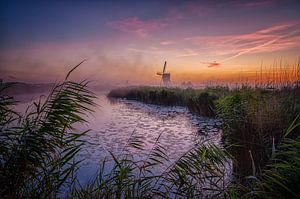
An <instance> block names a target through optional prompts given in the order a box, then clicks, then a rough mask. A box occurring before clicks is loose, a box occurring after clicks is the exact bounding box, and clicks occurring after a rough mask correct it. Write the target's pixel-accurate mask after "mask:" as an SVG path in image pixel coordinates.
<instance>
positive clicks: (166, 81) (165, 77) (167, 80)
mask: <svg viewBox="0 0 300 199" xmlns="http://www.w3.org/2000/svg"><path fill="white" fill-rule="evenodd" d="M166 68H167V62H166V61H165V64H164V68H163V72H157V73H156V74H157V75H159V76H161V81H160V85H161V86H170V85H171V74H170V73H168V72H166Z"/></svg>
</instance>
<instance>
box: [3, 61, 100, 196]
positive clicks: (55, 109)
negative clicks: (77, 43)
mask: <svg viewBox="0 0 300 199" xmlns="http://www.w3.org/2000/svg"><path fill="white" fill-rule="evenodd" d="M80 64H81V63H80ZM80 64H79V65H80ZM79 65H77V66H76V67H78V66H79ZM76 67H74V69H75V68H76ZM69 75H70V73H69V74H68V75H67V77H66V78H65V80H64V81H63V82H62V83H60V84H57V85H56V86H55V87H54V88H53V89H52V91H51V92H50V94H49V95H48V97H46V99H42V98H40V99H39V100H38V101H36V102H33V104H32V105H31V106H30V107H28V109H27V111H26V113H25V114H24V115H21V114H18V113H16V112H14V111H13V107H12V106H13V105H14V104H15V103H16V102H15V101H14V100H13V98H11V97H8V96H6V95H2V93H1V97H0V112H1V117H0V124H1V126H0V129H1V132H0V151H1V153H0V187H1V189H0V195H1V197H3V198H48V197H49V198H51V197H56V195H57V194H58V192H59V191H60V190H61V189H62V186H63V185H65V182H66V181H67V180H68V179H69V177H71V175H72V174H73V172H74V171H75V169H76V166H77V165H78V163H79V162H78V161H75V160H74V158H73V157H74V156H75V154H76V153H77V152H78V151H79V150H80V148H81V146H82V144H83V142H82V141H81V140H80V137H81V136H82V135H84V134H85V133H87V131H84V132H78V131H77V130H76V129H74V124H76V123H81V122H85V116H86V115H87V114H88V113H89V112H92V109H91V106H94V105H95V104H94V102H93V98H94V94H93V93H92V92H91V91H89V90H88V89H87V83H88V82H87V81H82V82H80V83H77V82H73V81H70V80H69V79H68V77H69ZM4 89H5V88H2V87H1V89H0V91H1V92H2V91H4Z"/></svg>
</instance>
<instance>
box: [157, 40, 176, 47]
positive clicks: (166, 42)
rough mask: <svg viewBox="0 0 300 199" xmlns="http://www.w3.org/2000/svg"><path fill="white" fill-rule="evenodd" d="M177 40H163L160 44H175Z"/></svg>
mask: <svg viewBox="0 0 300 199" xmlns="http://www.w3.org/2000/svg"><path fill="white" fill-rule="evenodd" d="M175 43H176V42H175V41H172V40H167V41H161V42H160V44H161V45H164V46H167V45H172V44H175Z"/></svg>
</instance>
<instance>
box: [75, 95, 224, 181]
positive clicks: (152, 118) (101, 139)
mask: <svg viewBox="0 0 300 199" xmlns="http://www.w3.org/2000/svg"><path fill="white" fill-rule="evenodd" d="M98 104H99V105H100V106H99V107H98V108H96V112H95V113H94V115H93V117H91V118H90V119H89V121H90V123H89V125H88V126H87V128H89V129H91V131H90V132H89V133H88V134H87V136H86V138H85V139H86V140H87V141H88V142H89V143H87V144H86V145H85V146H84V148H83V150H82V151H81V152H80V153H79V154H78V156H79V157H80V158H81V159H84V161H83V163H82V167H81V168H80V169H79V179H81V180H83V181H85V180H87V179H89V178H90V177H91V176H92V175H93V174H94V173H95V172H96V170H97V168H98V167H99V161H100V160H103V159H104V157H109V156H110V155H109V153H108V151H110V152H113V153H114V154H119V153H120V152H121V151H122V150H123V148H124V146H125V145H126V143H127V142H128V139H129V137H130V136H131V135H132V134H133V133H134V135H137V136H140V137H142V140H143V142H144V148H145V150H142V151H135V152H132V153H134V157H135V158H139V159H143V157H144V158H145V157H146V155H147V152H149V149H151V148H152V147H153V145H154V144H155V142H156V140H157V138H158V136H159V135H160V134H161V136H160V139H159V142H160V144H162V145H163V146H164V147H165V148H166V149H167V152H168V153H167V154H168V156H169V158H170V160H171V162H172V161H175V160H176V159H178V158H179V157H180V156H181V155H183V154H184V153H185V152H187V151H188V150H189V149H191V148H192V147H193V146H194V145H195V144H196V143H197V142H204V141H206V142H214V143H216V144H219V142H220V133H219V129H218V126H219V125H220V122H218V121H217V120H215V119H210V118H203V117H197V116H195V115H192V114H191V113H189V112H188V111H187V110H186V108H183V107H164V106H157V105H147V104H143V103H141V102H136V101H128V100H114V101H113V102H112V101H110V100H109V99H107V98H106V97H105V96H104V95H100V96H99V99H98Z"/></svg>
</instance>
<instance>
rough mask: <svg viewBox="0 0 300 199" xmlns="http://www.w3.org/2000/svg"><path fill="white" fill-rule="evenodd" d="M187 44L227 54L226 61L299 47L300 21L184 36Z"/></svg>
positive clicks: (213, 52) (216, 53) (212, 52)
mask: <svg viewBox="0 0 300 199" xmlns="http://www.w3.org/2000/svg"><path fill="white" fill-rule="evenodd" d="M184 40H185V41H187V42H188V43H189V44H193V45H196V46H201V47H204V48H205V49H208V51H210V52H208V53H211V54H214V55H215V56H218V55H226V54H227V55H228V57H227V58H225V59H223V60H222V61H223V62H224V61H228V60H231V59H234V58H236V57H239V56H241V55H244V54H250V53H261V52H273V51H279V50H287V49H292V48H299V47H300V42H299V41H300V23H299V21H292V22H288V23H285V24H279V25H275V26H271V27H268V28H265V29H262V30H258V31H256V32H252V33H247V34H239V35H226V36H209V37H202V36H199V37H191V38H185V39H184Z"/></svg>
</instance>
